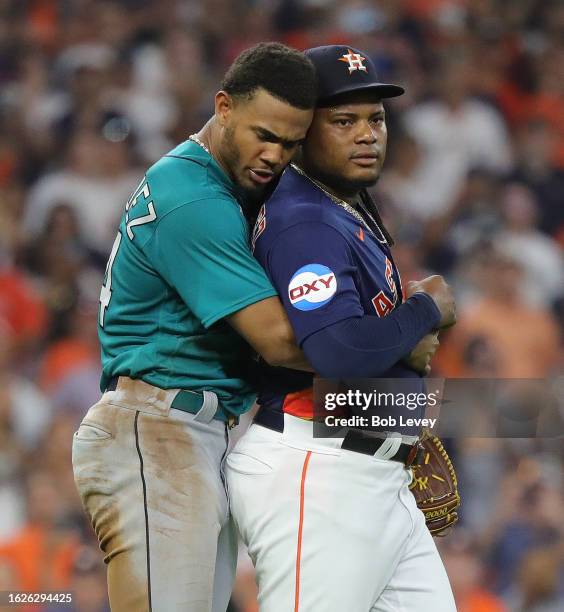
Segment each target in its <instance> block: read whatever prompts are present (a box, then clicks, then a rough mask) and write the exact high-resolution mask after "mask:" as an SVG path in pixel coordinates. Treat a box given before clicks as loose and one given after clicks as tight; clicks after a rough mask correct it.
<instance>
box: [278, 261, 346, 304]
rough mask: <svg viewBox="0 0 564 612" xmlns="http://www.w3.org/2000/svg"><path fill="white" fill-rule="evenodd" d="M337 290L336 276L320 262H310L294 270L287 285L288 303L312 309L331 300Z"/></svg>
mask: <svg viewBox="0 0 564 612" xmlns="http://www.w3.org/2000/svg"><path fill="white" fill-rule="evenodd" d="M336 292H337V278H336V277H335V274H334V273H333V271H332V270H331V269H330V268H328V267H327V266H324V265H322V264H317V263H312V264H307V265H305V266H302V267H301V268H300V269H299V270H296V272H295V273H294V275H293V276H292V279H291V280H290V284H289V285H288V297H289V299H290V304H292V306H293V307H294V308H297V309H298V310H314V309H316V308H321V306H324V305H325V304H327V303H328V302H330V301H331V299H332V298H333V296H334V295H335V293H336Z"/></svg>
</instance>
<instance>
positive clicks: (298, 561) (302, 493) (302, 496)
mask: <svg viewBox="0 0 564 612" xmlns="http://www.w3.org/2000/svg"><path fill="white" fill-rule="evenodd" d="M310 457H311V451H308V452H307V454H306V458H305V461H304V467H303V468H302V482H301V484H300V522H299V524H298V551H297V553H296V596H295V602H294V612H298V610H299V608H300V565H301V561H302V534H303V527H304V501H305V480H306V474H307V466H308V464H309V460H310Z"/></svg>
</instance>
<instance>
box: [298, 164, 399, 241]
mask: <svg viewBox="0 0 564 612" xmlns="http://www.w3.org/2000/svg"><path fill="white" fill-rule="evenodd" d="M290 166H291V167H292V168H293V169H294V170H295V171H296V172H297V173H298V174H301V175H302V176H303V177H305V178H306V179H308V180H309V181H311V182H312V183H313V184H314V185H315V186H316V187H317V188H318V189H320V190H321V191H322V192H323V193H324V194H325V195H326V196H327V197H328V198H329V199H330V200H331V201H332V202H333V204H337V206H340V207H341V208H344V209H345V210H346V211H347V212H348V213H349V215H352V216H353V217H354V218H355V219H356V220H357V221H358V222H359V223H361V224H362V225H363V226H364V227H365V228H366V229H367V230H368V231H369V232H370V233H371V234H372V235H373V236H374V238H376V240H378V242H380V243H381V244H387V243H388V241H387V240H386V238H385V236H384V234H383V232H382V230H381V229H380V227H379V225H378V223H376V221H375V220H374V217H373V216H372V215H371V214H370V213H369V212H368V211H367V210H366V207H364V206H363V207H362V210H363V211H364V213H365V214H366V215H367V216H368V217H369V218H370V221H372V223H373V225H374V227H375V228H377V229H378V232H379V233H380V237H378V236H377V235H376V233H375V232H374V229H373V228H372V227H370V225H368V223H367V222H366V219H364V217H363V216H362V215H361V214H360V213H359V212H358V211H357V210H356V209H355V208H354V206H351V205H350V204H349V203H348V202H345V200H341V198H338V197H337V196H336V195H333V194H332V193H331V192H330V191H328V190H327V189H325V187H324V186H323V184H322V183H320V182H319V181H316V180H315V179H314V178H312V177H311V176H309V175H308V174H306V173H305V172H304V171H303V170H302V169H301V168H300V167H299V166H297V165H296V164H294V163H293V162H292V163H291V164H290Z"/></svg>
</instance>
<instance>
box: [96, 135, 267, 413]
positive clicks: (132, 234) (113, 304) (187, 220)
mask: <svg viewBox="0 0 564 612" xmlns="http://www.w3.org/2000/svg"><path fill="white" fill-rule="evenodd" d="M236 196H237V193H236V186H235V184H234V183H233V182H232V181H231V180H230V179H229V178H228V177H227V175H226V174H225V173H224V172H223V170H222V169H221V168H220V167H219V165H218V164H217V163H216V162H215V160H214V159H213V158H212V157H210V155H208V153H206V152H205V151H204V150H203V149H202V148H201V147H200V146H199V145H197V144H196V143H193V142H191V141H186V142H184V143H182V144H180V145H179V146H178V147H176V148H175V149H174V150H173V151H171V152H170V153H169V154H168V155H165V156H164V157H163V158H162V159H160V160H159V161H158V162H157V163H156V164H155V165H154V166H152V167H151V168H150V169H149V171H148V172H147V175H146V177H145V178H144V179H143V181H142V182H141V184H140V185H139V186H138V187H137V189H136V190H135V191H134V193H133V194H132V196H131V197H130V199H129V201H128V202H127V204H126V206H125V211H124V214H123V217H122V219H121V223H120V227H119V231H118V234H117V237H116V240H115V242H114V245H113V248H112V251H111V253H110V258H109V261H108V265H107V268H106V274H105V278H104V285H103V287H102V291H101V294H100V312H99V320H98V323H99V337H100V343H101V346H102V368H103V373H102V380H101V383H100V386H101V388H102V390H104V389H105V388H106V386H107V384H108V382H109V380H110V379H111V378H112V377H113V376H119V375H122V376H129V377H130V378H141V379H143V380H145V381H146V382H148V383H150V384H153V385H155V386H157V387H161V388H163V389H172V388H179V389H187V390H193V391H202V390H208V391H214V392H215V393H217V395H218V397H219V400H220V403H221V405H222V406H223V408H224V409H225V410H226V411H227V412H230V413H232V414H240V413H242V412H244V411H245V410H247V409H248V408H249V407H250V406H251V404H252V402H253V400H254V390H253V388H252V385H251V380H250V364H251V361H252V360H251V349H250V347H249V345H248V344H247V343H246V342H245V341H244V340H243V339H242V338H241V337H240V336H239V335H238V334H237V333H235V331H234V330H233V329H232V328H231V326H230V325H229V324H228V323H227V322H226V321H225V320H224V317H226V316H228V315H230V314H232V313H234V312H236V311H238V310H241V309H242V308H245V306H248V305H249V304H253V303H254V302H258V301H260V300H263V299H265V298H268V297H271V296H274V295H276V291H275V289H274V288H273V287H272V285H271V284H270V282H269V280H268V278H267V277H266V275H265V273H264V271H263V269H262V268H261V266H260V265H259V264H258V262H257V261H256V260H255V259H254V257H253V256H252V254H251V252H250V250H249V236H248V227H247V223H246V220H245V217H244V216H243V211H242V209H241V207H240V205H239V204H238V201H237V199H236Z"/></svg>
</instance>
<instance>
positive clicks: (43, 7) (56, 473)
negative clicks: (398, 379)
mask: <svg viewBox="0 0 564 612" xmlns="http://www.w3.org/2000/svg"><path fill="white" fill-rule="evenodd" d="M563 34H564V5H563V4H562V3H561V2H556V1H554V2H552V1H550V0H544V1H535V0H513V1H511V0H497V1H496V0H472V1H471V0H393V1H392V0H372V1H368V0H338V1H334V0H262V1H261V0H255V1H252V0H206V1H202V0H185V1H184V0H158V1H157V0H119V1H118V0H112V1H106V0H95V1H94V0H0V381H1V384H0V591H2V590H6V589H24V590H30V591H44V590H64V591H67V590H70V591H73V592H74V604H73V606H74V609H76V610H80V611H92V612H99V611H101V610H105V609H106V605H107V604H106V600H105V578H104V567H103V565H102V563H101V555H100V554H99V552H98V551H97V547H96V543H95V542H94V540H93V536H92V533H91V530H90V527H89V525H88V524H87V523H86V520H85V519H84V517H83V514H82V511H81V508H80V506H79V503H78V500H77V496H76V493H75V489H74V484H73V481H72V474H71V470H70V443H71V437H72V433H73V431H74V430H75V428H76V426H77V424H78V423H79V421H80V419H81V417H82V415H83V414H84V412H85V411H86V409H87V408H88V406H89V405H90V404H91V403H93V402H94V401H96V399H97V397H98V377H99V358H98V346H97V337H96V315H97V308H98V293H99V288H100V286H101V279H102V274H103V269H104V266H105V261H106V258H107V255H108V252H109V249H110V246H111V244H112V241H113V238H114V235H115V231H116V226H117V219H118V217H119V216H120V214H121V210H122V207H123V206H124V204H125V201H126V199H127V196H128V194H129V192H130V191H131V190H132V189H133V188H134V187H135V185H136V184H137V183H138V180H139V178H140V176H141V175H142V173H143V170H144V168H146V167H147V166H148V165H149V164H151V163H152V162H153V161H155V160H156V159H157V158H158V157H159V156H160V155H161V154H163V153H165V152H166V151H167V150H168V149H170V148H171V147H172V146H173V144H174V143H176V142H178V141H182V140H184V139H185V138H186V137H187V136H188V134H190V133H191V132H192V131H196V130H198V129H199V128H200V126H201V125H202V124H203V122H204V121H205V120H206V119H207V118H208V116H209V115H210V113H211V111H212V108H213V106H212V104H213V94H214V92H215V90H216V88H217V86H218V83H219V81H220V78H221V75H222V73H223V72H224V70H225V68H226V67H227V65H228V64H229V63H230V61H231V60H232V59H233V58H234V57H235V56H236V55H237V54H238V53H239V52H240V51H241V50H242V49H244V48H246V47H248V46H250V45H251V44H253V43H255V42H259V41H263V40H280V41H283V42H286V43H289V44H291V45H293V46H296V47H298V48H305V47H309V46H315V45H320V44H326V43H341V42H345V43H346V42H349V43H351V44H353V45H354V46H356V47H358V48H360V49H363V50H366V51H367V52H369V53H370V54H371V55H372V57H373V59H374V60H375V62H376V64H377V66H378V67H379V70H380V72H381V76H382V77H383V79H385V80H391V81H392V82H399V83H402V84H404V85H405V86H406V88H407V94H406V95H405V96H403V97H402V98H399V99H398V100H395V101H393V102H390V103H389V104H388V105H387V109H388V123H389V132H390V138H389V141H390V142H389V153H388V161H387V163H386V167H385V170H384V176H383V178H382V180H381V182H380V183H379V185H378V187H377V189H376V190H375V191H376V197H377V199H378V201H379V202H380V205H381V208H382V211H383V214H384V217H385V219H386V220H387V223H388V224H389V226H390V228H391V230H392V233H393V234H394V235H395V237H396V240H397V247H396V250H395V252H396V257H397V261H398V264H399V266H400V270H401V271H402V273H403V280H404V282H405V281H407V280H410V279H412V278H419V277H423V276H425V275H427V274H429V273H431V272H439V273H442V274H445V275H446V276H447V278H448V279H449V281H450V282H451V283H452V284H453V285H454V287H455V290H456V294H457V299H458V302H459V312H460V315H459V323H458V325H457V327H456V328H455V330H454V331H453V332H452V333H450V334H448V336H445V337H444V339H443V345H442V347H441V351H440V354H439V355H438V357H437V359H436V363H435V367H434V375H444V376H460V377H492V376H495V377H514V378H519V377H544V376H551V375H555V374H558V373H560V374H561V372H562V363H563V358H562V323H563V286H564V283H563V279H564V273H563V264H562V247H563V245H564V213H563V211H564V97H563V93H564V78H563V73H562V69H563V66H564V46H563V41H564V36H563ZM561 442H562V440H561V439H560V440H552V441H551V440H545V441H538V440H526V439H525V440H523V439H522V440H496V439H491V438H490V439H472V438H467V439H460V440H456V441H455V442H454V443H453V445H452V449H453V451H454V455H455V457H454V458H455V461H456V465H457V468H458V471H459V475H460V481H461V489H462V495H463V499H464V505H463V508H462V520H461V524H460V527H459V528H458V529H457V530H456V531H455V533H453V534H452V535H451V536H450V537H448V538H447V539H445V540H443V541H442V542H441V543H440V548H441V552H442V555H443V558H444V560H445V563H446V566H447V569H448V572H449V575H450V578H451V581H452V585H453V588H454V592H455V595H456V599H457V603H458V607H459V610H461V611H462V612H493V611H502V610H515V611H517V610H523V611H524V610H527V611H529V612H533V611H534V612H549V611H556V610H563V609H564V567H563V566H564V562H563V560H564V537H563V536H564V521H563V519H562V517H563V514H564V513H563V510H564V504H563V478H562V467H563V461H564V449H563V447H562V443H561ZM374 554H378V552H377V544H375V548H374ZM50 609H57V608H56V607H51V608H50ZM69 609H70V608H69V607H68V606H66V607H62V608H61V610H69ZM257 609H258V608H257V605H256V600H255V592H254V581H253V575H252V566H251V565H250V563H249V562H248V560H246V556H245V554H244V553H243V554H242V555H241V560H240V567H239V572H238V578H237V584H236V587H235V593H234V596H233V610H236V611H238V612H251V611H253V610H257Z"/></svg>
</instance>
